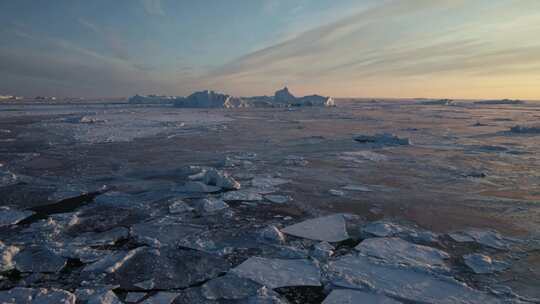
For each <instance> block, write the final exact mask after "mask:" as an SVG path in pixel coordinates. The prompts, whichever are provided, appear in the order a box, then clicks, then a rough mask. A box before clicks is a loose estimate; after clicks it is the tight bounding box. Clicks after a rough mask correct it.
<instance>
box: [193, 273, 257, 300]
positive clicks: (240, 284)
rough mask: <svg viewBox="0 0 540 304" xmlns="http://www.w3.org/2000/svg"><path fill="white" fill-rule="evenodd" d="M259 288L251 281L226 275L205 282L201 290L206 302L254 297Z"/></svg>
mask: <svg viewBox="0 0 540 304" xmlns="http://www.w3.org/2000/svg"><path fill="white" fill-rule="evenodd" d="M261 287H262V286H261V285H260V284H258V283H255V282H253V281H251V280H248V279H244V278H239V277H237V276H236V275H234V274H227V275H225V276H222V277H219V278H215V279H213V280H211V281H209V282H206V283H205V284H204V285H203V286H202V287H201V288H202V294H203V296H204V297H205V298H206V299H208V300H220V299H225V300H239V299H245V298H247V297H249V296H253V295H256V294H257V291H258V290H259V289H260V288H261Z"/></svg>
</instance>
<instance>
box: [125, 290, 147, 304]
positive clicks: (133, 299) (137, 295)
mask: <svg viewBox="0 0 540 304" xmlns="http://www.w3.org/2000/svg"><path fill="white" fill-rule="evenodd" d="M145 296H146V292H128V293H127V295H126V302H128V303H137V302H139V301H140V300H142V298H144V297H145Z"/></svg>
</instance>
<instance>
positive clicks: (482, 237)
mask: <svg viewBox="0 0 540 304" xmlns="http://www.w3.org/2000/svg"><path fill="white" fill-rule="evenodd" d="M448 236H449V237H450V238H452V239H453V240H454V241H456V242H459V243H463V242H475V243H478V244H481V245H484V246H486V247H491V248H495V249H500V250H506V249H509V248H510V247H511V246H512V244H513V243H514V240H511V239H509V238H505V237H504V236H502V235H501V234H500V233H498V232H497V231H494V230H482V229H469V230H466V231H459V232H453V233H449V234H448Z"/></svg>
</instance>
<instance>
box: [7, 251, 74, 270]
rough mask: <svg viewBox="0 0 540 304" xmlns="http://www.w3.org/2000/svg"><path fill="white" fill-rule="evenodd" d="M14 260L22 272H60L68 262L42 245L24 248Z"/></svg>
mask: <svg viewBox="0 0 540 304" xmlns="http://www.w3.org/2000/svg"><path fill="white" fill-rule="evenodd" d="M13 260H14V261H15V265H16V266H15V267H16V268H17V270H19V271H20V272H59V271H60V270H62V268H64V266H65V265H66V262H67V259H66V258H64V257H62V256H60V255H58V254H57V253H55V252H54V251H52V250H51V249H49V248H47V247H45V246H40V245H38V246H30V247H26V248H24V249H23V250H21V252H19V253H18V254H17V255H16V256H15V258H14V259H13Z"/></svg>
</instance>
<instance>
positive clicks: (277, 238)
mask: <svg viewBox="0 0 540 304" xmlns="http://www.w3.org/2000/svg"><path fill="white" fill-rule="evenodd" d="M259 235H260V238H261V239H262V240H263V241H271V242H277V243H283V242H285V235H284V234H283V233H282V232H281V231H280V230H279V229H278V228H277V227H276V226H268V227H266V228H264V229H263V230H261V231H260V233H259Z"/></svg>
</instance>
